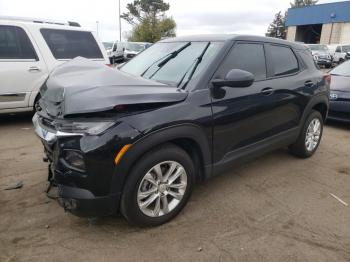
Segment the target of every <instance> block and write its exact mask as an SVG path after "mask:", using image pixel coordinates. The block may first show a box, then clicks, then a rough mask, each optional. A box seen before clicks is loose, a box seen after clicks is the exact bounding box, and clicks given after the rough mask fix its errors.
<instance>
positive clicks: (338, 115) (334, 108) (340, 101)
mask: <svg viewBox="0 0 350 262" xmlns="http://www.w3.org/2000/svg"><path fill="white" fill-rule="evenodd" d="M330 74H331V75H332V84H331V93H330V107H329V115H328V119H330V120H337V121H343V122H350V61H346V62H344V63H342V64H341V65H339V66H337V67H336V68H334V69H333V70H332V71H330Z"/></svg>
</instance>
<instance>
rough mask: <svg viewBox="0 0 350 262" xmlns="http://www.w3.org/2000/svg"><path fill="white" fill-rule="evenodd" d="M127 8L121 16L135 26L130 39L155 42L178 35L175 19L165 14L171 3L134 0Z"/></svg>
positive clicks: (156, 0) (160, 0)
mask: <svg viewBox="0 0 350 262" xmlns="http://www.w3.org/2000/svg"><path fill="white" fill-rule="evenodd" d="M126 8H127V9H128V12H127V13H123V14H122V15H121V18H123V19H124V20H125V21H127V22H128V23H129V24H131V25H132V26H133V29H132V33H131V36H130V38H129V41H137V42H151V43H154V42H157V41H159V40H160V39H161V38H164V37H174V36H176V31H175V30H176V23H175V21H174V19H173V18H171V17H167V16H166V15H165V12H166V11H168V10H169V8H170V5H169V4H168V3H165V2H164V1H163V0H134V2H133V3H129V4H128V5H127V7H126Z"/></svg>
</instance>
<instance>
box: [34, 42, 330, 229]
mask: <svg viewBox="0 0 350 262" xmlns="http://www.w3.org/2000/svg"><path fill="white" fill-rule="evenodd" d="M329 84H330V76H329V75H327V74H324V73H322V72H321V71H320V70H318V69H317V67H316V65H315V63H314V61H313V58H312V55H311V54H310V52H308V51H307V49H306V48H305V47H304V46H303V45H300V44H296V43H292V42H287V41H284V40H279V39H272V38H265V37H254V36H239V35H233V36H231V35H215V36H212V35H209V36H198V37H196V36H192V37H179V38H174V39H166V40H164V41H160V42H158V43H157V44H155V45H153V46H152V47H150V48H148V49H147V50H145V51H144V52H142V53H141V54H139V55H138V56H137V57H135V58H134V59H132V60H130V61H129V62H127V63H125V64H124V65H123V66H122V67H121V68H120V70H115V69H114V70H112V69H110V68H107V67H103V66H101V65H99V64H97V63H94V62H92V61H88V60H85V59H82V58H79V59H75V60H73V61H70V62H68V63H66V64H64V65H62V66H60V67H58V68H57V69H56V70H54V71H53V72H52V74H51V75H50V77H49V78H48V80H47V82H46V83H45V85H44V86H43V87H42V88H41V91H40V93H41V94H42V98H41V100H40V101H39V109H40V110H38V112H37V113H36V114H35V116H34V118H33V123H34V126H35V130H36V133H37V135H38V136H39V137H40V139H41V141H42V143H43V144H44V148H45V152H46V154H47V158H48V160H49V170H50V172H49V181H51V183H52V184H53V185H57V186H58V187H59V188H58V199H59V203H60V205H61V206H62V207H63V208H64V209H65V210H67V211H69V212H71V213H73V214H76V215H79V216H92V217H95V216H102V215H110V214H113V213H116V212H117V211H119V210H120V211H121V213H122V214H123V215H124V216H125V218H126V219H127V220H128V221H129V222H131V223H135V224H138V225H143V226H154V225H160V224H162V223H165V222H167V221H169V220H170V219H172V218H173V217H175V216H176V215H177V214H178V213H179V212H180V210H181V209H182V208H183V207H184V206H185V204H186V202H187V201H188V199H189V197H190V195H191V192H192V189H193V187H194V183H195V182H196V181H201V180H204V179H207V178H209V177H211V176H214V175H216V174H219V173H221V172H223V171H224V170H227V169H228V168H230V167H232V165H234V164H237V163H241V162H243V161H247V160H249V159H251V158H254V157H257V156H259V155H261V154H264V153H266V152H268V151H271V150H274V149H277V148H281V147H289V150H290V152H291V153H293V154H295V155H297V156H299V157H302V158H307V157H310V156H312V155H313V154H314V153H315V151H316V149H317V147H318V146H319V144H320V141H321V137H322V130H323V121H324V120H325V118H326V116H327V111H328V105H329Z"/></svg>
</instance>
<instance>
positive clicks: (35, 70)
mask: <svg viewBox="0 0 350 262" xmlns="http://www.w3.org/2000/svg"><path fill="white" fill-rule="evenodd" d="M28 71H29V72H40V71H41V69H40V68H39V67H37V66H31V67H29V69H28Z"/></svg>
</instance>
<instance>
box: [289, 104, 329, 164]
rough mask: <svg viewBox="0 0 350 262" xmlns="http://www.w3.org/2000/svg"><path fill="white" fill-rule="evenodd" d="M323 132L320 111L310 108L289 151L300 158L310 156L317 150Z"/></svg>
mask: <svg viewBox="0 0 350 262" xmlns="http://www.w3.org/2000/svg"><path fill="white" fill-rule="evenodd" d="M322 134H323V118H322V115H321V113H320V112H318V111H316V110H312V112H311V114H310V115H309V116H308V118H307V119H306V121H305V124H304V126H303V129H302V131H301V133H300V135H299V138H298V140H297V141H296V142H295V143H294V144H293V145H291V146H289V151H290V152H291V153H292V154H294V155H296V156H298V157H301V158H308V157H311V156H312V155H313V154H314V153H315V152H316V150H317V148H318V146H319V144H320V142H321V138H322Z"/></svg>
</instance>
